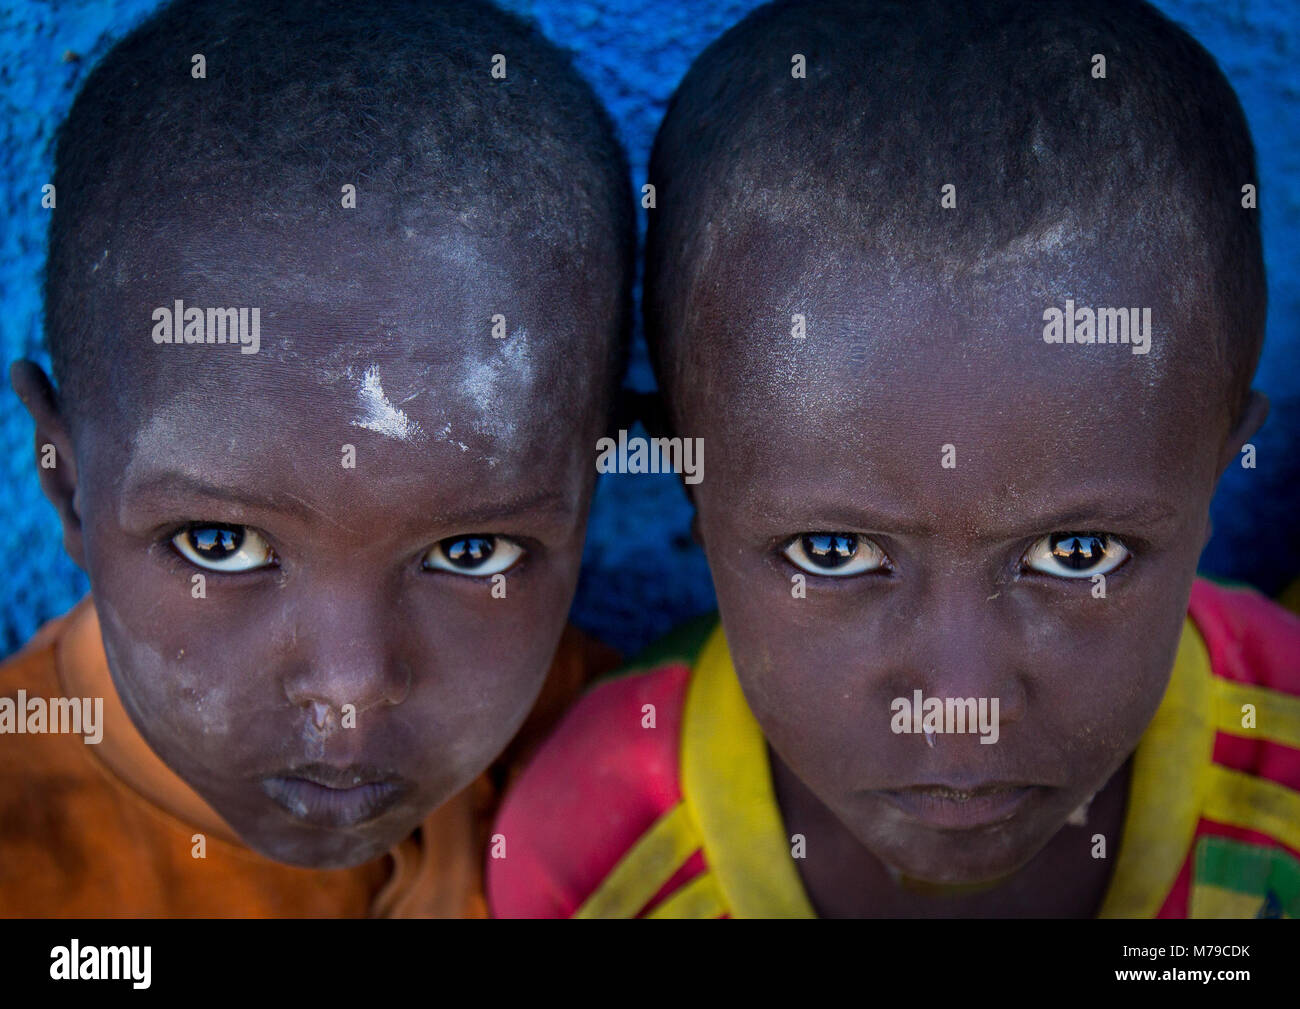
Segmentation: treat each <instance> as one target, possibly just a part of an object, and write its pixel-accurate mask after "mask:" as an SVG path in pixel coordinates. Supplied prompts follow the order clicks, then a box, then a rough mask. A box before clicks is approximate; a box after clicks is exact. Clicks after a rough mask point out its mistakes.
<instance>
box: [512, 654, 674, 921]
mask: <svg viewBox="0 0 1300 1009" xmlns="http://www.w3.org/2000/svg"><path fill="white" fill-rule="evenodd" d="M690 673H691V671H690V669H689V668H688V667H687V666H685V665H682V664H673V665H666V666H663V667H661V668H659V669H655V670H653V671H650V672H647V673H641V674H637V675H634V676H627V677H621V678H618V679H614V680H610V681H609V682H607V683H603V684H599V685H597V686H596V687H594V688H592V690H591V691H590V693H588V694H587V695H586V696H585V697H583V698H582V700H581V701H579V702H578V703H577V704H576V705H574V707H573V709H572V710H571V711H570V712H569V713H568V714H567V715H566V716H565V718H564V720H563V721H562V722H561V723H560V725H559V726H558V728H557V729H556V731H555V734H554V735H553V736H552V737H551V738H550V740H548V742H547V743H546V744H545V745H544V746H543V747H542V749H541V750H540V751H539V752H538V754H537V756H536V757H535V758H534V760H533V761H532V763H531V764H529V766H528V767H527V768H526V769H525V770H524V772H523V773H522V774H521V775H520V776H519V779H518V780H517V781H516V783H515V786H514V787H513V788H512V789H511V791H510V792H509V793H508V794H507V796H506V800H505V802H504V803H503V804H502V807H501V812H500V814H499V816H498V818H497V823H496V827H495V833H498V834H502V835H504V836H505V844H506V857H505V858H501V859H489V860H488V867H487V892H488V903H489V906H490V907H491V909H492V913H493V915H495V916H496V917H498V918H567V917H570V916H571V915H572V914H573V912H574V911H576V910H577V909H578V907H579V906H581V905H582V903H583V901H585V900H586V899H587V898H588V897H589V896H590V895H591V894H592V893H593V892H594V891H595V890H596V888H597V887H598V886H599V885H600V883H601V881H602V880H603V879H604V878H605V876H607V875H608V874H609V872H610V870H611V869H613V868H614V866H615V865H617V864H618V862H619V860H620V859H622V858H623V856H624V855H625V854H626V853H627V851H628V849H629V848H631V847H632V846H633V845H634V844H636V842H637V841H638V840H639V839H640V837H641V835H642V834H644V833H645V832H646V830H648V829H649V828H650V826H651V825H652V824H653V823H654V822H655V821H656V820H658V819H659V818H660V817H661V816H663V815H664V814H665V813H667V812H668V811H669V810H670V809H672V808H673V806H675V805H676V804H677V803H678V802H679V801H680V799H681V786H680V782H679V778H678V762H679V750H680V747H681V721H682V705H683V702H684V700H685V692H686V685H687V683H688V682H689V680H690ZM647 704H653V705H654V707H655V728H653V729H646V728H642V720H643V718H644V717H645V716H644V714H643V707H644V705H647ZM692 875H693V873H692ZM683 878H686V879H689V878H690V877H689V876H686V877H683Z"/></svg>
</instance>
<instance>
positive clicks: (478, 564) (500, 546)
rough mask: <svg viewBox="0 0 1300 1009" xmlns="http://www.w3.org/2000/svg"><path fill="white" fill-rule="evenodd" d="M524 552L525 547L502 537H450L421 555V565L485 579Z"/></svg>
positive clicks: (504, 567)
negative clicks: (422, 558) (422, 562)
mask: <svg viewBox="0 0 1300 1009" xmlns="http://www.w3.org/2000/svg"><path fill="white" fill-rule="evenodd" d="M523 555H524V548H523V547H521V546H520V545H519V544H518V543H516V542H515V541H514V540H508V539H506V538H505V537H504V536H452V537H451V538H450V539H445V540H441V541H439V542H438V543H437V544H436V545H435V546H434V548H433V549H432V550H430V551H429V552H428V553H427V554H425V555H424V566H425V568H426V569H436V570H439V571H454V572H455V573H456V574H458V575H473V576H475V577H477V578H484V577H486V576H488V575H495V574H499V573H500V572H502V571H505V570H506V569H507V568H509V567H511V566H513V565H514V563H515V561H517V560H519V558H520V557H522V556H523Z"/></svg>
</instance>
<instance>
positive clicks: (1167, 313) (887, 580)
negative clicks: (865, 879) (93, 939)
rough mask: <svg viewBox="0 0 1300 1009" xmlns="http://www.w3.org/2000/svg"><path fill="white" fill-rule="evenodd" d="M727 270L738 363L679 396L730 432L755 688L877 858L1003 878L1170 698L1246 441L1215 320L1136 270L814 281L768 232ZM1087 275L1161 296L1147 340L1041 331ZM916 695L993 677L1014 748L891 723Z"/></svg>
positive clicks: (742, 613)
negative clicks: (1229, 465) (1181, 320)
mask: <svg viewBox="0 0 1300 1009" xmlns="http://www.w3.org/2000/svg"><path fill="white" fill-rule="evenodd" d="M781 258H782V259H783V260H784V261H787V262H791V263H796V264H797V263H800V262H804V261H805V259H806V257H800V256H789V257H781ZM730 268H731V269H734V270H735V275H734V276H730V277H726V278H723V279H722V280H721V281H720V282H719V283H717V284H716V285H712V286H711V287H710V288H709V290H713V291H718V292H725V293H723V294H719V295H716V296H715V297H716V298H717V300H716V301H708V302H707V303H701V305H700V307H699V311H698V314H696V315H695V316H694V317H693V322H692V325H693V326H705V327H712V329H711V330H702V331H710V332H718V333H722V334H725V336H724V338H723V339H722V340H721V341H720V343H721V345H722V346H724V347H725V348H726V350H725V354H726V359H725V362H724V361H723V360H722V354H721V353H718V352H716V351H715V352H713V353H715V354H717V356H716V358H715V359H714V360H712V361H709V362H708V363H707V364H701V363H700V362H698V361H695V362H692V363H693V365H694V367H695V368H697V369H698V371H697V372H696V373H697V374H707V375H709V376H710V377H709V381H708V384H707V385H706V383H705V382H700V381H695V382H684V383H682V385H683V386H684V387H685V388H683V389H681V390H679V393H678V409H677V411H676V414H677V417H678V422H679V426H680V427H681V431H680V433H681V434H683V435H691V436H702V437H704V438H705V440H706V441H708V443H709V459H710V462H709V469H708V471H707V473H706V474H705V479H704V480H703V482H702V483H701V484H700V485H699V486H698V487H697V488H696V501H697V504H698V508H699V516H700V532H701V535H702V539H703V542H704V545H705V548H706V550H707V553H708V556H709V561H710V566H711V569H712V573H713V578H714V582H715V584H716V587H717V593H718V599H719V604H720V608H721V613H722V619H723V623H724V625H725V628H726V632H727V638H728V642H729V645H730V648H731V653H732V656H733V658H734V662H735V666H736V670H737V674H738V676H739V677H740V680H741V682H742V685H743V687H744V690H745V694H746V697H747V698H748V700H749V702H750V705H751V707H752V709H753V711H754V713H755V715H756V716H757V718H758V720H759V722H760V723H761V725H762V728H763V731H764V733H765V734H766V736H767V738H768V740H769V742H770V744H771V746H772V747H773V748H774V749H775V750H776V751H777V753H778V755H779V756H780V758H781V759H782V760H783V761H784V762H785V764H786V765H787V766H788V767H789V768H790V769H791V770H793V771H794V773H795V774H796V775H797V776H798V778H799V779H800V780H801V781H802V782H803V783H804V785H805V786H806V787H807V788H808V789H809V790H810V791H811V792H812V793H813V794H814V795H815V796H816V797H817V799H819V800H820V801H821V802H822V803H823V804H824V805H825V806H827V807H828V808H829V809H830V810H831V811H832V812H833V813H834V814H835V815H836V816H837V817H838V818H839V819H840V821H842V822H843V823H844V824H845V825H846V826H847V828H848V829H849V830H850V831H851V832H852V833H853V834H854V836H855V837H856V838H857V839H858V840H859V841H860V843H862V844H863V845H864V846H865V847H866V848H867V849H868V850H870V851H871V852H872V853H873V854H874V855H876V856H877V857H878V858H879V859H880V860H881V861H883V862H885V863H887V864H888V865H891V866H893V867H894V868H896V869H898V870H900V871H902V872H904V873H906V874H908V875H910V876H913V877H915V878H918V879H923V880H927V881H932V882H936V883H976V882H984V881H990V880H994V879H997V878H999V877H1001V876H1003V875H1005V874H1008V873H1010V872H1012V871H1014V870H1015V869H1017V868H1019V867H1020V866H1022V865H1024V864H1025V863H1026V862H1027V861H1028V860H1029V859H1030V858H1031V857H1032V856H1033V855H1034V854H1035V853H1036V852H1038V851H1039V850H1040V849H1041V848H1042V847H1043V846H1044V845H1045V844H1046V842H1047V841H1048V840H1049V839H1050V838H1051V837H1052V835H1053V834H1054V833H1055V832H1056V831H1057V830H1058V829H1059V828H1060V827H1061V826H1062V825H1063V823H1064V822H1065V820H1066V819H1067V818H1068V817H1069V815H1070V813H1071V812H1072V811H1073V810H1075V809H1076V808H1077V807H1079V806H1080V805H1081V804H1082V803H1084V802H1086V801H1087V800H1088V799H1089V798H1090V797H1091V796H1092V795H1093V794H1094V793H1096V792H1097V791H1098V790H1099V789H1100V788H1101V787H1102V786H1103V785H1104V784H1105V782H1106V781H1107V780H1108V779H1109V778H1110V776H1111V775H1112V774H1113V773H1114V772H1115V771H1116V770H1117V769H1118V768H1119V767H1120V766H1121V765H1122V763H1123V762H1124V760H1125V759H1126V758H1127V756H1128V755H1129V754H1130V753H1131V751H1132V750H1133V749H1134V747H1135V746H1136V744H1137V743H1138V741H1139V738H1140V737H1141V735H1142V733H1143V731H1144V730H1145V728H1146V726H1147V724H1148V723H1149V721H1150V719H1151V717H1152V715H1153V714H1154V712H1155V710H1156V708H1157V707H1158V705H1159V703H1160V700H1161V698H1162V696H1163V693H1164V690H1165V687H1166V684H1167V682H1168V678H1169V673H1170V670H1171V667H1172V662H1173V657H1174V654H1175V651H1176V648H1177V643H1178V639H1179V634H1180V631H1181V628H1182V624H1183V619H1184V616H1185V613H1186V604H1187V599H1188V595H1189V592H1190V586H1191V582H1192V579H1193V576H1194V572H1195V568H1196V562H1197V559H1198V556H1199V554H1200V552H1201V549H1202V547H1203V545H1204V543H1205V540H1206V536H1207V514H1208V506H1209V502H1210V498H1211V494H1212V492H1213V489H1214V485H1215V482H1216V478H1217V475H1218V473H1219V468H1218V467H1219V465H1220V456H1221V453H1222V451H1223V443H1224V439H1225V437H1226V435H1227V420H1226V413H1225V416H1224V418H1223V423H1222V425H1219V424H1217V422H1216V421H1215V420H1214V419H1213V418H1215V417H1217V414H1216V413H1215V411H1214V404H1215V403H1216V402H1217V401H1218V400H1219V399H1221V398H1222V389H1221V388H1220V387H1219V386H1218V382H1217V380H1216V378H1215V376H1216V375H1218V374H1220V372H1218V371H1216V369H1215V365H1214V364H1213V358H1212V356H1211V355H1209V354H1207V353H1205V352H1203V350H1198V349H1197V348H1198V347H1200V348H1205V347H1208V345H1209V340H1210V335H1209V332H1208V330H1206V331H1202V332H1197V333H1190V332H1189V333H1179V334H1178V345H1177V346H1176V347H1175V346H1171V342H1172V339H1173V336H1172V335H1171V328H1170V327H1171V322H1172V320H1173V318H1174V317H1173V315H1172V314H1171V313H1172V309H1171V308H1169V307H1168V305H1167V301H1166V299H1165V298H1163V297H1162V296H1161V289H1160V288H1159V287H1158V286H1157V285H1156V284H1155V283H1153V282H1150V278H1151V272H1150V271H1149V270H1141V269H1139V267H1138V265H1137V264H1117V265H1116V268H1115V269H1114V270H1113V271H1112V272H1111V273H1110V274H1099V273H1097V272H1096V271H1095V270H1090V269H1088V268H1084V267H1078V268H1073V269H1067V270H1064V271H1063V272H1062V273H1061V274H1060V275H1058V276H1057V277H1055V278H1054V282H1052V283H1046V284H1043V285H1042V287H1041V288H1038V287H1037V285H1035V284H1030V283H1028V282H1027V281H1025V280H1024V279H1018V278H1008V279H1007V280H1006V281H1005V282H1003V283H1000V284H996V285H989V286H986V287H984V288H983V289H982V290H981V293H979V294H978V295H969V296H959V295H958V296H954V295H952V294H951V293H946V292H947V291H950V290H951V288H950V286H945V285H943V284H941V283H939V282H933V281H930V280H928V279H927V278H920V277H918V278H916V279H915V280H914V281H913V282H903V283H894V284H890V283H889V282H888V281H887V280H885V279H883V278H882V277H880V276H879V275H877V276H874V277H873V276H872V275H871V272H870V269H869V268H856V267H853V266H851V265H847V264H846V265H842V266H840V265H836V266H831V267H829V268H828V269H827V270H826V271H824V272H822V273H820V274H816V275H812V276H811V279H810V278H809V276H804V277H802V278H797V277H791V276H787V275H786V274H785V272H784V271H785V267H784V266H782V265H779V264H778V262H777V260H775V259H772V258H768V259H767V260H766V261H764V260H763V259H762V257H761V255H757V254H756V253H755V252H754V250H751V255H750V256H749V257H748V258H746V257H745V256H738V257H736V259H735V260H734V261H733V264H732V266H731V267H730ZM746 271H748V272H747V273H746ZM746 275H747V276H748V278H749V282H748V284H747V283H746V281H745V276H746ZM1057 292H1060V293H1059V294H1058V293H1057ZM1067 294H1068V295H1069V296H1072V297H1073V298H1074V300H1075V302H1076V304H1077V305H1079V306H1091V307H1094V308H1095V307H1097V306H1104V307H1111V306H1125V307H1128V306H1134V305H1136V306H1149V307H1151V308H1152V309H1153V319H1154V323H1153V330H1154V343H1153V347H1152V350H1151V353H1150V354H1149V355H1147V356H1139V355H1134V354H1132V353H1131V352H1130V348H1129V347H1127V346H1123V345H1118V344H1117V345H1114V346H1109V345H1108V346H1093V347H1086V346H1077V345H1049V344H1047V343H1045V342H1044V341H1043V339H1042V332H1043V326H1044V322H1043V319H1042V316H1043V312H1044V310H1045V309H1046V308H1048V307H1052V306H1055V307H1058V308H1062V307H1063V306H1064V299H1065V297H1066V296H1067ZM792 312H800V313H803V314H805V315H806V318H807V336H806V338H805V339H804V340H803V341H797V340H795V339H792V338H791V336H790V328H789V326H790V323H789V318H790V315H791V313H792ZM1207 375H1208V376H1209V377H1208V378H1207ZM1207 418H1209V419H1207ZM945 446H951V447H952V450H953V451H951V452H945ZM945 460H946V461H948V462H949V463H952V462H955V466H949V467H946V466H945V465H944V462H945ZM836 534H838V536H837V535H836ZM1065 534H1077V536H1078V537H1079V540H1078V542H1076V543H1073V544H1071V541H1070V538H1069V537H1068V535H1065ZM1054 536H1055V537H1056V538H1055V539H1053V537H1054ZM805 537H807V538H805ZM1053 547H1055V551H1054V550H1053ZM1126 554H1127V556H1125V555H1126ZM1116 562H1118V563H1116ZM1094 574H1104V576H1105V586H1104V587H1105V597H1104V598H1099V597H1098V593H1097V587H1098V583H1097V582H1095V581H1094V579H1093V577H1092V575H1094ZM795 575H802V576H803V578H804V580H805V581H806V586H805V591H806V597H805V598H797V596H798V595H799V592H798V591H797V586H796V584H795V582H796V580H795V579H794V576H795ZM1070 576H1075V577H1070ZM916 690H920V691H922V694H923V697H924V698H930V697H938V698H975V699H977V701H978V699H981V698H983V699H986V700H991V699H992V698H997V699H998V702H999V708H998V715H999V726H998V735H997V739H996V742H990V743H981V741H980V740H981V734H980V733H979V732H977V731H972V730H968V732H967V733H966V734H956V733H953V734H943V733H942V732H940V733H936V734H934V736H933V737H932V743H933V745H930V744H929V743H927V739H926V737H925V735H924V734H922V733H917V734H911V733H896V732H894V731H892V729H891V722H892V721H893V719H894V715H895V712H896V711H897V710H898V708H897V707H896V706H895V704H894V702H895V699H898V698H905V699H906V700H907V701H908V702H909V703H911V702H912V701H913V700H914V691H916ZM986 710H988V711H991V705H987V706H986ZM906 724H907V725H908V726H909V727H910V726H911V720H910V718H909V719H908V721H907V723H906ZM985 735H986V736H988V737H990V738H991V736H992V733H987V732H986V733H985ZM1081 857H1086V856H1083V855H1081Z"/></svg>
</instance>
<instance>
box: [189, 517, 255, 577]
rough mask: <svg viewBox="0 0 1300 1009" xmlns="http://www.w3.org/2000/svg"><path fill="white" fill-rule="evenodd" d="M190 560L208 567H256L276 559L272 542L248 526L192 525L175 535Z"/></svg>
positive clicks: (239, 568) (243, 568) (228, 570)
mask: <svg viewBox="0 0 1300 1009" xmlns="http://www.w3.org/2000/svg"><path fill="white" fill-rule="evenodd" d="M172 546H174V547H175V548H176V549H177V550H178V551H179V552H180V554H181V556H182V557H184V558H185V559H186V560H187V561H189V562H190V563H191V564H194V565H197V566H198V567H201V568H204V569H205V570H208V571H227V572H234V571H252V570H253V569H254V568H264V567H268V566H269V565H270V564H271V562H272V560H273V559H274V554H273V553H272V552H271V545H270V544H269V543H267V542H266V540H265V539H263V538H262V537H261V536H259V535H258V534H257V533H255V532H253V530H251V529H249V528H248V527H247V526H227V525H220V524H216V523H214V524H212V525H206V526H203V525H198V526H190V527H189V528H188V529H182V530H181V531H180V532H178V533H177V534H176V535H175V536H173V537H172Z"/></svg>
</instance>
